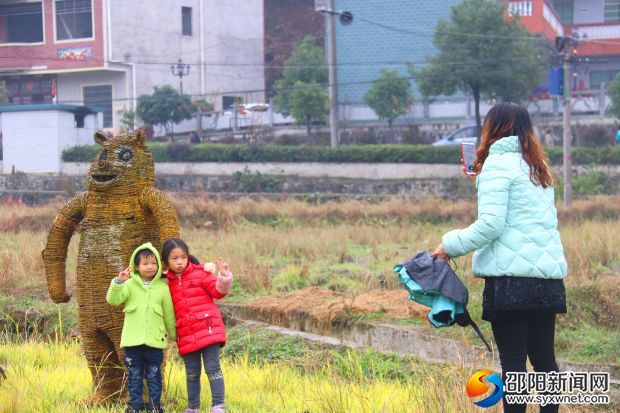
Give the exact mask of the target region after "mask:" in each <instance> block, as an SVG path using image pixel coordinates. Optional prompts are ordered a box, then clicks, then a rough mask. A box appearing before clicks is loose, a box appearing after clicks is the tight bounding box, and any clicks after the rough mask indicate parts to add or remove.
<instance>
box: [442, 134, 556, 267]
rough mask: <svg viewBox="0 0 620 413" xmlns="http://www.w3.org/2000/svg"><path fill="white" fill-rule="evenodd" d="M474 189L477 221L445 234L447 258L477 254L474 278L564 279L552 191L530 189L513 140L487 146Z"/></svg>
mask: <svg viewBox="0 0 620 413" xmlns="http://www.w3.org/2000/svg"><path fill="white" fill-rule="evenodd" d="M476 187H477V188H478V219H477V220H476V222H474V223H473V224H472V225H470V226H469V227H467V228H465V229H457V230H453V231H450V232H448V233H446V234H444V236H443V238H442V242H443V246H444V249H445V251H446V254H448V255H449V256H450V257H458V256H461V255H465V254H467V253H469V252H471V251H474V250H475V251H476V252H475V253H474V257H473V272H474V275H476V276H480V277H489V276H504V275H506V276H521V277H536V278H564V277H565V276H566V269H567V268H566V259H565V258H564V248H563V247H562V242H561V241H560V233H559V232H558V229H557V228H558V218H557V211H556V209H555V203H554V191H553V188H546V189H545V188H543V187H542V186H540V185H534V184H533V183H532V181H531V180H530V169H529V166H528V164H527V162H525V160H523V157H522V156H521V147H520V145H519V138H518V137H517V136H508V137H505V138H502V139H500V140H498V141H497V142H495V143H494V144H493V145H491V147H490V148H489V156H488V157H487V159H486V160H485V162H484V165H483V167H482V171H481V172H480V174H479V175H478V177H477V178H476Z"/></svg>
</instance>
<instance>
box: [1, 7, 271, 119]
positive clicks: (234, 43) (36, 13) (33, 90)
mask: <svg viewBox="0 0 620 413" xmlns="http://www.w3.org/2000/svg"><path fill="white" fill-rule="evenodd" d="M263 30H264V28H263V1H262V0H226V1H221V0H181V1H179V0H131V1H127V0H41V1H31V0H28V1H26V0H0V91H3V95H4V96H0V99H1V100H2V101H3V102H4V103H9V104H31V103H65V104H77V105H87V106H97V107H101V108H103V109H104V113H103V126H104V127H118V126H121V125H120V119H121V117H122V113H123V112H124V111H125V110H129V109H135V105H136V99H137V97H138V96H140V95H142V94H151V93H153V87H154V86H162V85H166V84H170V85H172V86H174V87H175V88H179V87H180V82H179V80H180V78H179V77H177V76H173V74H172V73H171V68H170V66H171V65H172V64H175V63H176V62H177V61H178V59H182V61H183V63H184V64H189V66H190V71H189V74H188V75H186V76H184V77H183V78H182V81H183V84H182V87H183V93H184V94H187V95H191V96H192V98H201V97H202V98H205V99H206V100H207V101H209V102H211V103H213V104H214V105H215V107H216V109H221V108H222V107H227V106H229V105H230V104H231V103H232V102H233V100H234V98H235V97H240V98H242V99H243V100H245V101H253V102H263V101H264V99H265V97H264V92H263V89H264V85H265V82H264V70H263V66H264V53H263V38H264V33H263ZM248 91H250V92H248Z"/></svg>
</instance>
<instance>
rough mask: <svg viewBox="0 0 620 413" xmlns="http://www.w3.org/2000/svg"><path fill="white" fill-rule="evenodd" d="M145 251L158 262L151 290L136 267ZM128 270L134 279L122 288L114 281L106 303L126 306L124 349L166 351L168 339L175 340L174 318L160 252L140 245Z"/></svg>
mask: <svg viewBox="0 0 620 413" xmlns="http://www.w3.org/2000/svg"><path fill="white" fill-rule="evenodd" d="M143 249H148V250H150V251H152V252H153V254H154V255H155V258H156V259H157V267H158V269H157V274H155V277H153V279H152V280H151V284H150V285H148V286H147V285H144V283H143V282H142V278H141V277H140V274H139V273H138V270H136V269H135V268H134V264H133V261H134V258H135V256H136V254H137V253H138V251H140V250H143ZM129 269H130V271H131V278H130V279H129V280H127V281H125V282H123V283H121V284H119V283H118V282H117V281H116V278H114V279H113V280H112V282H111V283H110V288H109V289H108V294H107V296H106V300H107V301H108V303H109V304H111V305H120V304H123V303H125V309H124V310H123V312H124V313H125V322H124V324H123V334H122V335H121V347H131V346H139V345H142V344H145V345H147V346H149V347H154V348H161V349H163V348H166V347H168V339H167V337H170V338H171V339H172V340H174V339H175V337H176V331H175V327H174V323H175V317H174V306H173V305H172V297H171V296H170V289H169V288H168V284H167V283H165V282H164V281H163V280H162V279H161V271H162V265H161V258H160V257H159V252H158V251H157V249H155V247H153V245H152V244H151V243H150V242H147V243H146V244H142V245H140V246H139V247H138V248H136V249H135V251H134V252H133V254H131V260H130V261H129ZM166 332H167V333H168V334H167V335H166Z"/></svg>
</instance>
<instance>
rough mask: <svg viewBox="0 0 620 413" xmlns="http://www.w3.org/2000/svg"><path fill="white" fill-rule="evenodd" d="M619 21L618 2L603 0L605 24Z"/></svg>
mask: <svg viewBox="0 0 620 413" xmlns="http://www.w3.org/2000/svg"><path fill="white" fill-rule="evenodd" d="M619 21H620V0H605V22H610V23H611V22H619Z"/></svg>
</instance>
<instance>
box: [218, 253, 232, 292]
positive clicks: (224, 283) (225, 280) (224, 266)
mask: <svg viewBox="0 0 620 413" xmlns="http://www.w3.org/2000/svg"><path fill="white" fill-rule="evenodd" d="M215 265H216V266H217V270H218V272H217V282H216V284H215V288H216V289H217V290H218V291H219V292H220V293H221V294H228V292H229V291H230V287H231V286H232V282H233V274H232V272H231V271H230V266H229V265H228V263H227V262H224V260H222V259H221V258H218V259H216V260H215Z"/></svg>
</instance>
